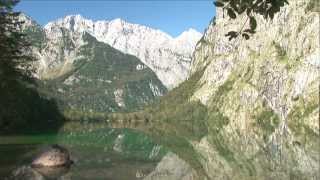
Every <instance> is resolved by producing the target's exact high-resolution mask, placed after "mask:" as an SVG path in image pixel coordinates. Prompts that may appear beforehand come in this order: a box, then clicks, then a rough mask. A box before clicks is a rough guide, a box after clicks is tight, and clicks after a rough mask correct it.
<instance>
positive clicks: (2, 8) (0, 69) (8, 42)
mask: <svg viewBox="0 0 320 180" xmlns="http://www.w3.org/2000/svg"><path fill="white" fill-rule="evenodd" d="M17 3H18V1H17V0H0V42H1V43H0V52H1V53H0V80H1V82H2V86H5V85H6V84H7V83H8V81H10V80H26V79H29V80H30V77H31V75H32V72H33V68H32V62H33V61H34V60H35V58H33V57H32V55H31V50H30V43H28V41H27V40H26V36H25V34H23V33H22V31H21V29H22V24H23V22H22V21H20V20H19V15H20V13H18V12H14V11H13V7H14V6H15V5H16V4H17Z"/></svg>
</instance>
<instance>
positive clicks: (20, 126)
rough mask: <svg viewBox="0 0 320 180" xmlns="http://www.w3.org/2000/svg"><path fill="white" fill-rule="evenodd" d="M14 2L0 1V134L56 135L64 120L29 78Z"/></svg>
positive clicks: (28, 49) (28, 60)
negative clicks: (42, 133)
mask: <svg viewBox="0 0 320 180" xmlns="http://www.w3.org/2000/svg"><path fill="white" fill-rule="evenodd" d="M17 3H18V1H17V0H0V134H7V133H26V132H32V133H38V132H41V131H46V132H48V131H50V132H56V131H57V130H58V129H59V128H60V127H61V126H62V124H63V123H64V117H63V116H62V115H61V113H60V111H59V110H58V108H57V105H56V102H55V101H54V100H50V99H48V98H46V97H44V96H43V95H41V94H40V93H39V92H38V90H37V83H38V82H37V80H36V79H35V78H33V77H32V73H33V72H34V69H33V68H32V67H33V66H32V63H33V62H34V61H35V58H34V57H33V56H32V50H31V45H30V43H29V41H30V40H28V38H27V36H26V35H25V34H23V33H22V26H23V23H24V22H22V21H20V20H19V17H20V13H18V12H14V11H13V7H14V6H15V5H16V4H17Z"/></svg>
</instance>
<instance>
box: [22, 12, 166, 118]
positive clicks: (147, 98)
mask: <svg viewBox="0 0 320 180" xmlns="http://www.w3.org/2000/svg"><path fill="white" fill-rule="evenodd" d="M70 18H71V16H70V17H69V16H68V17H66V19H65V21H67V22H68V23H69V25H70V23H71V24H73V23H72V21H71V19H74V21H76V22H77V23H76V22H74V23H75V24H74V26H75V27H71V26H67V25H65V24H59V23H58V24H56V25H52V24H51V25H50V23H49V24H48V25H47V26H46V27H45V28H41V27H40V26H39V25H37V24H36V22H34V21H32V19H30V18H29V17H27V16H25V15H23V14H22V15H21V20H23V21H24V22H25V24H24V27H23V30H24V32H25V33H26V34H27V38H29V40H30V42H31V44H32V45H33V46H32V48H33V50H34V55H35V57H36V58H37V60H38V61H36V62H35V68H36V70H37V72H36V76H37V77H38V79H40V80H41V84H42V86H39V87H40V89H41V91H42V92H44V93H46V94H47V95H49V96H51V97H53V98H55V100H56V101H58V102H59V103H58V105H59V106H60V107H62V108H63V109H73V110H77V111H85V112H115V111H124V110H133V109H137V108H139V107H141V106H144V105H145V104H147V103H150V102H152V101H153V100H154V99H156V98H157V97H158V96H162V95H163V94H165V93H166V92H167V88H166V87H165V86H164V84H163V83H162V82H161V81H160V80H159V78H158V77H157V75H156V73H155V72H153V71H152V69H151V68H150V67H148V66H147V65H146V64H145V63H143V62H142V60H140V59H139V58H137V57H136V56H133V55H130V54H126V53H123V52H121V51H119V50H117V49H115V48H113V47H112V46H110V45H108V44H107V43H105V42H101V41H99V40H98V39H97V38H96V37H95V36H94V35H92V34H91V33H89V30H90V28H89V29H88V31H87V30H84V29H83V28H84V27H82V26H85V24H88V23H84V22H86V21H87V20H84V19H83V18H82V17H81V18H80V16H72V18H71V19H70ZM79 18H80V19H81V20H80V19H79ZM82 21H83V22H82ZM58 22H60V21H58ZM77 24H78V25H77ZM80 25H81V27H82V30H79V28H80V27H78V26H80ZM89 25H90V23H89ZM85 27H86V26H85ZM80 29H81V28H80ZM71 114H72V113H71ZM71 116H73V117H74V116H75V115H74V114H72V115H71Z"/></svg>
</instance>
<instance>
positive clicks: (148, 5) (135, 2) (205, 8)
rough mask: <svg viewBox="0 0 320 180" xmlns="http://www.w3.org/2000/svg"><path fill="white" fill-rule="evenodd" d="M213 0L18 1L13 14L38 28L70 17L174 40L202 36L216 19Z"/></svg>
mask: <svg viewBox="0 0 320 180" xmlns="http://www.w3.org/2000/svg"><path fill="white" fill-rule="evenodd" d="M212 2H213V0H186V1H184V0H141V1H139V0H131V1H129V0H118V1H111V0H21V2H20V3H19V4H18V5H17V6H16V7H15V10H17V11H22V12H24V13H26V14H27V15H29V16H31V17H32V18H33V19H34V20H35V21H37V22H38V23H39V24H40V25H45V24H47V23H48V22H50V21H53V20H56V19H58V18H61V17H64V16H66V15H71V14H80V15H82V16H83V17H85V18H88V19H92V20H112V19H115V18H121V19H124V20H125V21H127V22H130V23H135V24H142V25H146V26H149V27H152V28H155V29H160V30H162V31H164V32H166V33H168V34H170V35H171V36H173V37H176V36H178V35H179V34H180V33H182V32H183V31H186V30H188V29H189V28H194V29H196V30H197V31H199V32H201V33H203V32H204V29H205V28H206V27H207V26H208V24H209V22H210V20H211V19H212V17H213V16H214V15H215V7H214V5H213V3H212Z"/></svg>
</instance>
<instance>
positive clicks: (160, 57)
mask: <svg viewBox="0 0 320 180" xmlns="http://www.w3.org/2000/svg"><path fill="white" fill-rule="evenodd" d="M61 28H63V29H65V30H66V31H68V33H70V34H71V35H73V36H77V34H79V33H80V34H81V33H83V32H87V33H89V34H90V35H92V36H93V37H95V38H96V39H97V40H98V41H100V42H104V43H107V44H109V45H110V46H112V47H114V48H116V49H118V50H120V51H122V52H124V53H128V54H131V55H134V56H137V57H138V58H139V59H140V60H141V61H142V62H143V63H144V64H146V65H147V66H148V67H149V68H151V69H152V70H153V71H154V72H155V73H156V75H157V76H158V78H159V79H160V80H161V82H162V83H163V84H164V85H165V86H166V87H167V88H169V89H171V88H173V87H175V86H177V85H178V84H179V83H181V82H182V81H184V80H185V79H186V78H187V76H188V73H189V70H190V64H191V56H192V52H193V50H194V47H195V45H196V43H197V41H198V40H199V39H200V38H201V36H202V35H201V34H200V33H199V32H197V31H195V30H193V29H189V30H188V31H185V32H183V33H182V34H181V35H180V36H178V37H176V38H173V37H171V36H170V35H168V34H166V33H164V32H162V31H160V30H156V29H152V28H149V27H146V26H142V25H138V24H131V23H128V22H126V21H124V20H122V19H114V20H112V21H95V22H94V21H92V20H89V19H85V18H83V17H82V16H80V15H70V16H66V17H64V18H61V19H58V20H56V21H53V22H49V23H48V24H47V25H46V26H45V27H44V30H45V32H46V34H47V36H48V37H50V39H52V40H53V41H54V40H55V39H56V37H59V33H60V29H61ZM56 40H57V39H56ZM74 40H76V38H75V39H74ZM54 45H55V44H51V45H50V46H54ZM46 58H47V59H46V61H47V62H48V61H49V62H52V63H51V64H49V65H44V66H43V69H47V70H49V71H50V69H51V68H52V66H53V67H54V66H59V65H60V64H61V63H59V62H56V60H55V59H50V56H47V57H46ZM52 64H55V65H52ZM51 65H52V66H51ZM44 72H46V70H45V71H44Z"/></svg>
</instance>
